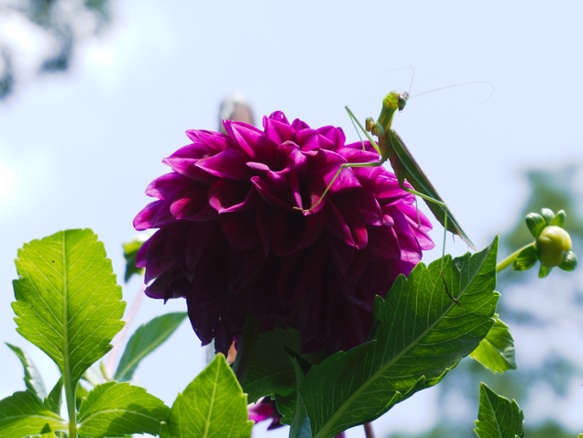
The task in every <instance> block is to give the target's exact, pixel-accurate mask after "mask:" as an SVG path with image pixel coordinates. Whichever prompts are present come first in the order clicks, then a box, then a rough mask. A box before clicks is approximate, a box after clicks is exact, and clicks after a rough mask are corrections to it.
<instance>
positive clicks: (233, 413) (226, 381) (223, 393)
mask: <svg viewBox="0 0 583 438" xmlns="http://www.w3.org/2000/svg"><path fill="white" fill-rule="evenodd" d="M252 426H253V422H251V421H249V420H248V414H247V397H246V396H245V394H243V391H242V390H241V386H240V385H239V382H237V378H236V377H235V375H234V374H233V371H232V370H231V368H230V367H229V365H228V364H227V361H226V359H225V357H224V356H223V355H222V354H219V355H217V356H216V357H215V359H214V360H213V361H212V362H211V363H210V364H209V365H208V366H207V367H206V368H205V369H204V371H203V372H202V373H200V374H199V375H198V376H197V377H196V378H195V379H194V380H193V381H192V382H191V383H190V384H189V385H188V386H187V387H186V389H185V390H184V392H183V393H182V394H179V395H178V397H177V398H176V400H175V401H174V404H173V405H172V409H171V411H170V416H169V417H168V421H167V423H166V424H165V425H163V426H162V430H161V433H160V437H161V438H174V437H186V436H192V437H215V436H216V437H219V436H221V437H223V436H224V437H250V436H251V428H252Z"/></svg>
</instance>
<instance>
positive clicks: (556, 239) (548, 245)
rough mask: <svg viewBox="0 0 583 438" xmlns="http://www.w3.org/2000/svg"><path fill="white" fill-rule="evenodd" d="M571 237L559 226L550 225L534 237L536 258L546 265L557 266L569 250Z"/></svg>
mask: <svg viewBox="0 0 583 438" xmlns="http://www.w3.org/2000/svg"><path fill="white" fill-rule="evenodd" d="M571 246H572V244H571V237H570V236H569V233H567V232H566V231H565V230H564V229H562V228H561V227H558V226H556V225H550V226H548V227H545V229H544V230H543V231H542V232H541V233H540V234H539V236H538V237H537V238H536V247H537V250H538V259H539V260H540V262H541V264H542V265H543V266H546V267H549V268H551V267H553V266H559V265H560V264H561V263H562V262H563V260H564V259H565V257H566V256H567V253H568V252H569V251H571Z"/></svg>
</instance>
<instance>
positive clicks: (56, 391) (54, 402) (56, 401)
mask: <svg viewBox="0 0 583 438" xmlns="http://www.w3.org/2000/svg"><path fill="white" fill-rule="evenodd" d="M62 403H63V379H62V378H60V379H59V380H57V383H56V384H55V386H54V387H53V389H51V392H50V393H49V395H48V396H47V397H46V398H45V400H44V402H43V404H44V405H45V407H46V408H47V409H50V410H51V411H53V412H54V413H55V414H59V413H61V404H62Z"/></svg>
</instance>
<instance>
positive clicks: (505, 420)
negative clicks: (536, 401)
mask: <svg viewBox="0 0 583 438" xmlns="http://www.w3.org/2000/svg"><path fill="white" fill-rule="evenodd" d="M474 432H476V435H478V437H479V438H509V437H522V436H524V416H523V413H522V409H520V407H519V406H518V404H517V403H516V402H515V401H514V400H512V401H510V400H508V399H507V398H505V397H502V396H500V395H498V394H496V393H495V392H494V391H492V390H491V389H490V388H488V387H487V386H486V384H485V383H481V384H480V409H479V411H478V419H477V420H476V428H475V429H474Z"/></svg>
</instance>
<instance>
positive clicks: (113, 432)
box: [77, 382, 170, 438]
mask: <svg viewBox="0 0 583 438" xmlns="http://www.w3.org/2000/svg"><path fill="white" fill-rule="evenodd" d="M169 412H170V409H169V408H168V407H167V406H166V405H165V404H164V402H162V400H160V399H158V398H156V397H154V396H153V395H151V394H148V393H147V392H146V390H145V389H144V388H140V387H139V386H132V385H130V384H129V383H125V382H124V383H119V382H108V383H104V384H102V385H98V386H96V387H95V388H94V389H93V390H92V391H91V392H90V393H89V394H88V396H87V398H86V399H85V400H84V401H83V403H81V407H80V408H79V415H78V419H77V423H78V424H79V435H84V436H91V437H93V438H99V437H105V436H123V435H126V434H133V433H149V434H151V435H157V434H158V433H159V432H160V425H161V423H162V421H164V420H166V418H167V417H168V413H169Z"/></svg>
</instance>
